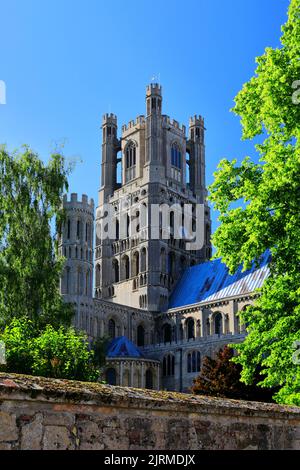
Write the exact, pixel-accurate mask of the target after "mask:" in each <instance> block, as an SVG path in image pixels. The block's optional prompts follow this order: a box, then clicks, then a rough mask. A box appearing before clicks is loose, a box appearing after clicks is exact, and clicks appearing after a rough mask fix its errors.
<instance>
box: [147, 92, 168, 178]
mask: <svg viewBox="0 0 300 470" xmlns="http://www.w3.org/2000/svg"><path fill="white" fill-rule="evenodd" d="M161 92H162V88H161V86H160V85H159V84H158V83H151V84H150V85H148V86H147V88H146V112H147V116H146V164H147V163H148V164H154V165H152V166H151V168H150V173H149V179H150V180H151V181H153V182H154V181H156V180H158V179H159V178H160V177H161V176H162V174H163V173H164V169H163V167H162V168H159V167H157V165H161V166H162V154H163V147H162V144H163V135H162V114H161V111H162V95H161Z"/></svg>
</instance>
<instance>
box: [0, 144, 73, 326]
mask: <svg viewBox="0 0 300 470" xmlns="http://www.w3.org/2000/svg"><path fill="white" fill-rule="evenodd" d="M67 174H68V169H66V168H65V161H64V157H63V156H62V155H61V154H60V153H54V154H52V155H51V158H50V161H49V163H48V164H44V163H43V162H42V161H41V160H40V158H39V157H38V155H37V154H36V153H34V152H33V151H32V150H31V149H30V148H29V147H24V148H23V149H22V151H21V152H19V153H9V152H8V151H7V150H6V148H5V147H3V146H2V147H0V323H1V324H2V325H3V324H5V323H6V322H9V321H10V319H12V318H14V317H23V316H27V317H28V318H30V319H31V320H32V321H33V322H34V323H35V325H37V326H43V325H45V324H47V323H49V324H53V325H56V326H57V325H59V324H61V323H64V324H68V323H69V322H70V318H71V316H72V313H73V312H72V309H71V307H70V305H67V304H66V303H64V302H63V301H62V298H61V296H60V294H59V291H58V286H59V278H60V274H61V270H62V266H63V259H62V258H60V257H59V256H58V253H57V245H56V241H55V238H54V237H53V236H52V235H51V222H52V221H53V219H54V218H55V219H56V222H57V224H58V226H60V224H61V222H62V220H63V216H64V213H63V209H62V195H63V192H64V191H65V189H67V187H68V183H67Z"/></svg>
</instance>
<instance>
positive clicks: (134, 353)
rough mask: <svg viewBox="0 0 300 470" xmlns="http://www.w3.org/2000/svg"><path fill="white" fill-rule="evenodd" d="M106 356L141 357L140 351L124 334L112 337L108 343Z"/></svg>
mask: <svg viewBox="0 0 300 470" xmlns="http://www.w3.org/2000/svg"><path fill="white" fill-rule="evenodd" d="M106 356H107V357H123V356H125V357H143V355H142V353H141V351H140V350H139V349H138V348H137V347H136V346H135V344H133V343H132V342H131V341H130V340H129V339H128V338H126V336H118V337H117V338H114V339H113V340H112V341H111V342H110V343H109V345H108V347H107V351H106Z"/></svg>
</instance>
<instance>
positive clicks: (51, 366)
mask: <svg viewBox="0 0 300 470" xmlns="http://www.w3.org/2000/svg"><path fill="white" fill-rule="evenodd" d="M0 340H1V341H3V342H4V343H5V349H6V365H5V366H2V370H3V369H4V370H5V371H7V372H15V373H25V374H32V375H41V376H44V377H55V378H64V379H75V380H83V381H96V380H97V379H98V378H99V370H98V369H97V367H96V366H95V365H94V361H93V359H94V352H93V351H91V350H89V343H88V339H87V336H86V334H84V333H79V332H76V331H75V330H74V328H67V327H64V326H61V327H60V328H58V329H55V328H54V327H53V326H51V325H47V326H46V327H45V329H44V330H42V331H41V332H38V334H37V333H36V331H35V330H34V328H33V323H32V322H31V321H30V320H28V319H26V318H22V319H13V320H12V321H11V323H10V324H9V325H8V326H6V327H5V329H4V332H3V333H2V334H1V335H0Z"/></svg>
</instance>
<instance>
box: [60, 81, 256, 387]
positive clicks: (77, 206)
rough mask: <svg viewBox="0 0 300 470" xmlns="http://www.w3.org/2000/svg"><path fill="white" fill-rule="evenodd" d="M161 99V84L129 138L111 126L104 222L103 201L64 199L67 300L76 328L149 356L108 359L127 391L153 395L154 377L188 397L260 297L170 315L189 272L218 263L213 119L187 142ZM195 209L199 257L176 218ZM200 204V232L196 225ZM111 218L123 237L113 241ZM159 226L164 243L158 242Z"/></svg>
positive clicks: (198, 125) (196, 126)
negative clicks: (208, 175)
mask: <svg viewBox="0 0 300 470" xmlns="http://www.w3.org/2000/svg"><path fill="white" fill-rule="evenodd" d="M161 91H162V90H161V87H160V85H158V84H151V85H149V86H148V87H147V90H146V116H138V117H137V118H136V119H135V120H133V121H130V122H129V124H128V125H124V126H123V127H122V133H121V136H120V137H118V126H117V117H116V116H115V115H114V114H106V115H104V117H103V122H102V133H103V135H102V140H103V143H102V172H101V187H100V190H99V198H98V206H97V208H96V217H95V223H94V202H93V200H91V201H88V198H87V196H85V195H83V196H82V200H79V198H78V197H77V195H76V194H71V199H70V200H67V198H65V199H64V207H65V210H66V216H67V218H66V223H65V226H64V228H63V231H62V234H61V236H60V239H59V247H60V252H61V254H62V255H64V256H65V257H66V258H67V260H66V266H65V271H64V275H63V278H62V281H61V292H62V294H63V296H64V297H65V300H66V301H68V302H71V303H73V304H74V308H75V317H74V325H75V326H76V327H77V328H79V329H83V330H85V331H86V332H87V333H88V335H89V337H90V338H91V339H93V338H96V337H103V336H108V337H111V338H114V337H120V336H125V337H127V338H128V339H129V340H130V341H132V342H133V343H134V344H136V345H137V346H138V347H139V348H140V349H141V351H142V353H143V355H144V360H142V359H141V358H139V359H138V360H135V359H134V358H127V359H126V361H127V360H129V362H128V361H127V362H126V363H124V362H123V359H122V358H119V359H118V358H114V359H113V361H112V360H108V363H107V368H108V369H110V370H111V369H112V368H113V367H114V368H115V376H116V383H117V384H119V385H120V384H127V385H129V386H141V387H143V386H145V384H146V378H145V374H148V375H149V374H150V373H151V374H153V377H152V380H151V383H153V384H154V385H153V386H154V387H155V388H162V389H170V390H177V391H185V390H188V388H189V387H190V386H191V385H192V381H193V378H194V377H195V376H196V375H197V374H198V373H199V370H200V366H201V361H202V359H203V357H204V356H205V355H210V356H212V355H214V354H215V353H216V352H217V351H218V350H219V349H220V348H221V347H222V346H224V345H225V344H227V343H228V342H239V341H241V340H242V339H243V338H244V332H243V330H242V329H241V327H240V325H239V318H238V315H237V314H238V312H239V311H240V310H242V309H243V308H245V306H246V305H248V304H249V303H251V301H252V298H253V295H252V292H251V290H248V291H247V292H243V294H241V295H238V296H236V295H235V296H230V295H227V296H226V297H225V298H221V299H217V300H216V301H214V302H212V301H211V302H197V303H194V304H193V305H190V306H185V307H178V308H175V309H174V308H169V307H168V305H169V299H170V296H171V295H172V293H174V290H176V288H177V284H178V281H179V280H180V278H181V276H182V274H183V273H184V272H185V269H186V268H188V267H189V266H192V265H195V264H198V263H204V262H206V261H207V260H208V259H209V258H210V257H211V244H210V234H211V221H210V209H209V206H208V203H207V199H206V197H207V191H206V187H205V127H204V119H203V118H202V117H201V116H194V117H192V118H190V121H189V128H188V135H186V128H185V126H184V125H180V124H179V123H178V122H177V121H175V120H172V119H170V118H169V116H166V115H164V114H162V93H161ZM119 167H120V168H121V173H120V169H118V168H119ZM154 205H159V207H160V208H162V207H164V206H165V207H168V208H169V207H172V208H173V207H175V209H174V212H173V216H172V217H173V222H172V220H171V219H172V217H171V214H170V213H169V214H168V217H169V218H168V225H167V228H165V226H164V225H163V218H164V213H163V209H161V212H160V215H159V218H158V221H157V219H155V218H154V216H153V213H152V209H151V208H152V207H153V206H154ZM185 205H186V206H189V207H191V208H192V209H191V211H192V212H191V214H192V217H191V220H192V226H193V225H194V223H195V224H196V230H197V231H199V232H201V233H202V234H203V246H202V247H201V248H199V249H195V250H190V249H188V243H189V238H188V236H187V234H186V233H185V232H184V233H183V232H182V227H181V226H180V227H181V228H180V230H181V235H182V236H181V237H179V238H178V237H177V235H178V233H177V232H176V224H175V225H174V218H176V217H177V215H176V214H177V212H176V210H178V208H181V207H183V206H185ZM199 205H201V207H202V208H203V218H202V219H201V224H200V226H198V225H197V224H199V220H196V216H195V213H196V207H198V206H199ZM176 207H177V209H176ZM172 211H173V209H172ZM108 213H109V215H110V219H109V220H110V222H111V225H112V227H113V235H112V236H111V235H110V236H109V237H106V236H105V233H106V231H107V223H106V220H107V219H106V217H107V214H108ZM181 217H182V220H181V222H183V218H184V216H183V215H181ZM153 227H154V228H156V229H157V233H158V234H159V237H158V238H157V239H155V238H153V237H152V236H151V234H152V229H153ZM192 229H193V227H192ZM94 232H95V237H94ZM176 233H177V234H176ZM94 239H95V248H94V246H93V242H94ZM93 253H94V256H93V255H92V254H93ZM93 272H94V273H95V274H94V280H93ZM92 285H94V296H93V295H92ZM151 361H152V365H151V367H150V365H149V364H151ZM112 364H114V366H112ZM157 364H158V366H157ZM159 364H160V367H159ZM123 374H125V375H124V376H123Z"/></svg>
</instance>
